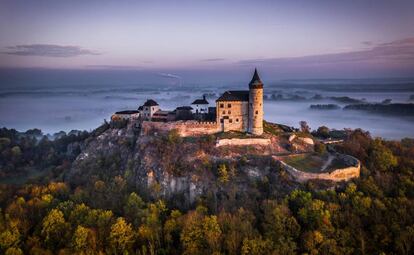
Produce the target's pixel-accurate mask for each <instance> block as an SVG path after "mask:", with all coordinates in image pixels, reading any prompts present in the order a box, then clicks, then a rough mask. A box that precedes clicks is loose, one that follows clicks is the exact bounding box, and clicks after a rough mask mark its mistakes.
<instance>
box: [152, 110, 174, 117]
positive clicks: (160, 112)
mask: <svg viewBox="0 0 414 255" xmlns="http://www.w3.org/2000/svg"><path fill="white" fill-rule="evenodd" d="M169 113H170V112H169V111H161V110H159V111H156V112H155V113H154V115H152V116H167V115H168V114H169Z"/></svg>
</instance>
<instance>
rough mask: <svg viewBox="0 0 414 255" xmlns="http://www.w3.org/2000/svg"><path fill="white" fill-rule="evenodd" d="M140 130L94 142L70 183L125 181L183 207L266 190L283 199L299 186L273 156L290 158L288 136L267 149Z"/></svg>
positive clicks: (114, 132)
mask: <svg viewBox="0 0 414 255" xmlns="http://www.w3.org/2000/svg"><path fill="white" fill-rule="evenodd" d="M140 131H141V130H139V129H137V128H136V127H135V125H134V124H133V123H131V124H128V125H127V126H126V127H122V128H109V129H107V130H106V131H105V132H103V133H102V134H100V135H99V136H97V137H95V138H94V139H90V140H89V141H88V142H86V144H84V146H83V149H82V151H81V153H80V154H79V156H78V157H77V159H76V160H75V161H74V163H73V165H72V168H71V169H70V171H69V172H68V173H67V174H66V176H65V180H66V181H68V182H69V183H71V184H73V186H75V185H77V186H78V185H92V186H93V185H95V186H99V183H100V182H104V183H113V182H116V181H119V180H120V179H122V180H123V181H124V182H125V183H126V184H127V185H128V187H129V188H130V189H131V190H135V191H138V192H139V193H140V194H141V195H143V196H147V197H148V198H154V197H163V198H165V199H166V200H167V201H170V202H171V203H172V204H174V205H175V206H177V207H181V208H187V207H189V206H190V205H191V204H192V203H194V202H195V201H196V200H197V199H204V200H206V201H207V202H209V203H217V201H218V200H223V199H224V200H228V199H230V200H234V201H235V203H237V201H246V200H249V198H252V197H251V196H255V194H258V193H261V192H263V189H265V190H266V192H269V193H278V194H279V193H280V195H282V194H286V193H287V192H289V191H290V190H292V189H293V188H295V187H296V185H298V184H295V183H293V182H291V181H289V180H288V178H287V176H286V175H284V173H281V172H280V170H279V168H278V164H277V163H276V162H275V161H274V160H273V159H272V157H271V155H274V154H280V153H282V154H283V153H289V151H288V150H287V149H286V148H289V144H290V143H289V141H288V137H286V136H274V135H272V136H270V135H269V136H267V139H269V140H270V141H271V142H270V143H268V144H267V145H258V144H256V145H246V146H219V147H217V146H216V143H217V139H218V136H216V135H206V136H199V137H185V138H183V137H180V136H179V135H178V134H177V133H175V132H174V131H171V132H169V133H168V134H157V133H154V134H151V135H140V133H141V132H140ZM116 178H117V179H116ZM243 197H244V198H246V199H241V198H243Z"/></svg>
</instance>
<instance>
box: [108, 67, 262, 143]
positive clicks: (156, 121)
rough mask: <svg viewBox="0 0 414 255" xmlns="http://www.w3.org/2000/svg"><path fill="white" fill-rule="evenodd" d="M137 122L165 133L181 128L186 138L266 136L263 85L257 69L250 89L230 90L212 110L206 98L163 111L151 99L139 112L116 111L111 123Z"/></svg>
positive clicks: (217, 101) (219, 99)
mask: <svg viewBox="0 0 414 255" xmlns="http://www.w3.org/2000/svg"><path fill="white" fill-rule="evenodd" d="M121 119H123V120H134V121H137V122H138V123H140V125H141V126H143V127H147V128H148V127H152V128H157V129H161V130H171V129H178V130H179V131H181V134H182V135H184V136H185V135H198V134H212V133H218V132H228V131H239V132H246V133H250V134H253V135H261V134H262V133H263V83H262V81H261V80H260V77H259V74H258V73H257V70H256V69H255V70H254V74H253V77H252V79H251V81H250V83H249V90H230V91H226V92H224V93H223V94H222V95H221V96H220V97H219V98H218V99H217V100H216V107H209V102H208V101H207V99H206V98H205V96H204V97H203V98H202V99H196V100H195V101H194V102H193V103H192V104H191V106H180V107H177V108H176V109H175V110H173V111H163V110H161V109H160V107H159V105H158V103H157V102H155V101H154V100H152V99H149V100H147V101H146V102H145V103H144V104H143V105H142V106H140V107H139V108H138V110H129V111H121V112H116V113H115V114H113V115H112V117H111V120H112V121H117V120H121Z"/></svg>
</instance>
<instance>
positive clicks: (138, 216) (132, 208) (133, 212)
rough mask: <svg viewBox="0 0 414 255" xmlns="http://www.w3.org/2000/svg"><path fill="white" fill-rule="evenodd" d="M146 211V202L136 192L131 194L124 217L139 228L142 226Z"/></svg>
mask: <svg viewBox="0 0 414 255" xmlns="http://www.w3.org/2000/svg"><path fill="white" fill-rule="evenodd" d="M144 209H145V202H144V201H143V200H142V198H141V197H140V196H138V195H137V193H135V192H132V193H131V194H129V196H128V199H127V202H126V204H125V206H124V215H125V218H126V219H127V220H128V221H130V222H132V223H133V225H134V226H135V227H138V226H139V225H140V224H141V222H142V218H143V217H144V214H145V211H144Z"/></svg>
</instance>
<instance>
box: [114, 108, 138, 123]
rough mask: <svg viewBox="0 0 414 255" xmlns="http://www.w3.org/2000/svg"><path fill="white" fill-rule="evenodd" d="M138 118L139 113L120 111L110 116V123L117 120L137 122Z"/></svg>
mask: <svg viewBox="0 0 414 255" xmlns="http://www.w3.org/2000/svg"><path fill="white" fill-rule="evenodd" d="M139 117H140V112H139V111H136V110H127V111H120V112H115V113H114V114H112V116H111V120H112V121H117V120H137V119H138V118H139Z"/></svg>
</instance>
